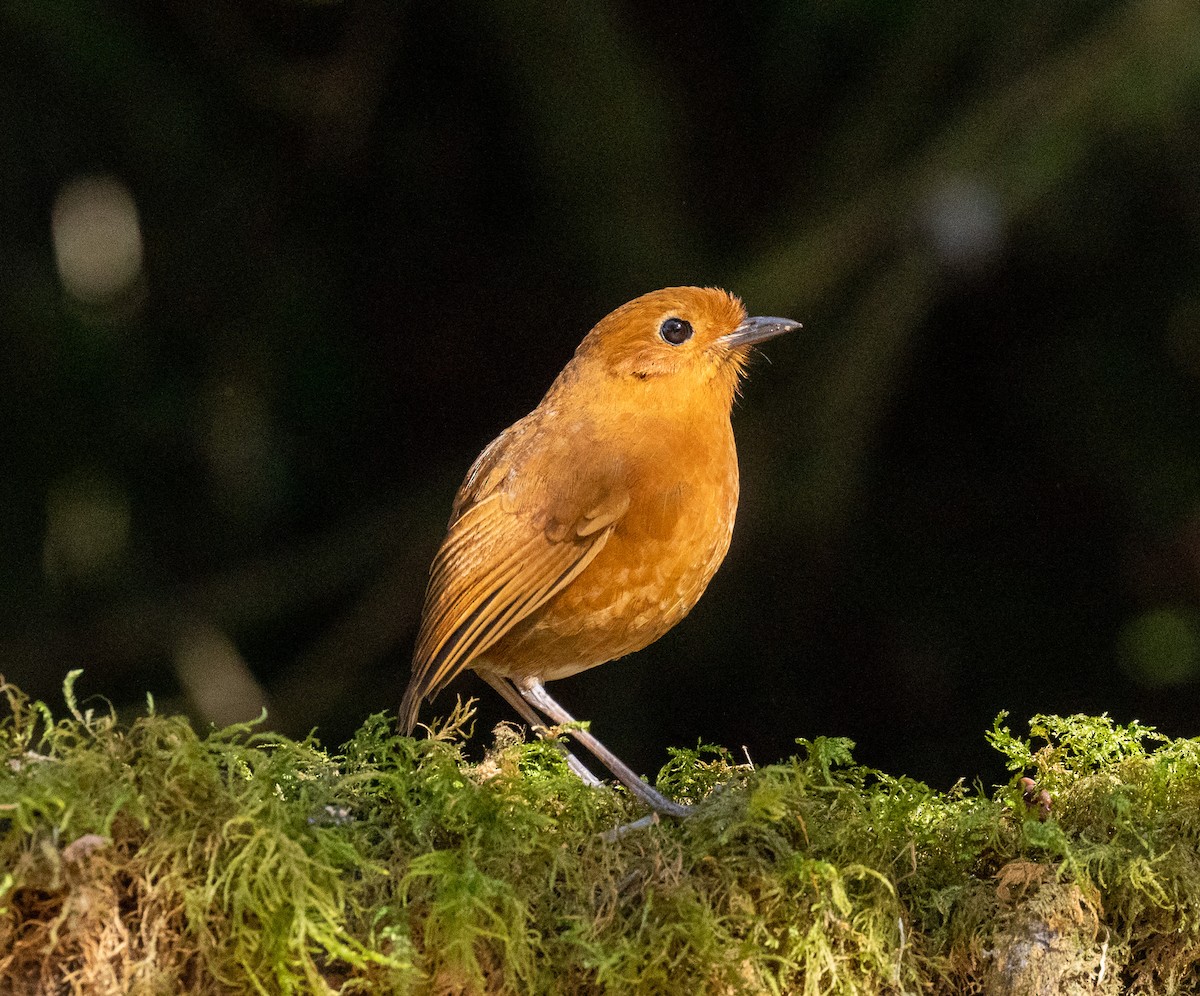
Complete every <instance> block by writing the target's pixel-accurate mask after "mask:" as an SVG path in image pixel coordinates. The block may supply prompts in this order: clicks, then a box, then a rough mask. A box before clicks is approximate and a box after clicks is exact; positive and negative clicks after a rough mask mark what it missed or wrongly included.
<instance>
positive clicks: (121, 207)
mask: <svg viewBox="0 0 1200 996" xmlns="http://www.w3.org/2000/svg"><path fill="white" fill-rule="evenodd" d="M50 227H51V235H52V237H53V240H54V260H55V263H56V265H57V266H58V276H59V280H61V281H62V285H63V288H64V289H65V290H66V292H67V293H68V294H69V295H70V296H71V297H73V298H75V299H76V300H77V301H80V302H81V303H83V304H88V305H98V304H108V303H111V302H113V301H114V300H116V299H118V298H120V297H122V296H123V295H125V294H126V293H128V292H129V291H131V290H132V289H133V288H134V287H135V286H136V285H137V284H138V283H139V281H140V278H141V274H142V263H143V249H142V227H141V221H140V219H139V218H138V209H137V204H136V203H135V202H134V199H133V194H131V193H130V191H129V188H128V187H126V186H125V184H123V183H122V182H121V181H120V180H118V179H117V178H116V177H112V176H80V177H76V178H75V179H73V180H71V181H69V182H68V183H67V184H66V185H65V186H64V187H63V188H62V190H60V191H59V192H58V196H57V197H56V198H55V200H54V209H53V212H52V214H51V225H50Z"/></svg>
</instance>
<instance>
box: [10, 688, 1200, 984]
mask: <svg viewBox="0 0 1200 996" xmlns="http://www.w3.org/2000/svg"><path fill="white" fill-rule="evenodd" d="M73 679H74V675H73V676H72V678H71V679H69V680H68V683H67V686H66V692H67V694H66V700H67V711H68V715H67V717H66V718H62V719H55V718H54V717H53V715H52V713H51V710H50V709H49V708H48V707H47V706H46V705H44V704H43V703H40V702H30V701H28V700H27V699H26V698H25V697H24V696H23V695H22V694H21V692H20V691H19V690H17V689H16V688H13V687H12V686H8V685H5V686H4V690H5V692H6V694H7V698H8V704H9V714H8V715H7V716H5V717H4V718H3V720H2V722H0V749H2V750H3V752H4V761H5V763H4V766H3V769H2V770H0V820H2V823H0V830H2V833H3V836H2V838H0V907H2V908H0V979H2V980H4V982H3V985H2V986H0V988H3V989H4V991H14V992H47V993H49V992H77V993H98V992H132V993H174V992H179V991H188V992H200V993H210V992H211V993H240V992H264V993H276V992H326V991H341V992H346V993H350V992H380V993H392V992H400V993H403V992H414V993H423V992H435V993H451V992H455V993H458V992H462V993H475V992H480V993H483V992H488V993H490V992H513V993H530V992H539V993H541V992H546V993H591V992H620V993H634V992H656V993H658V992H666V993H670V992H689V993H707V992H713V993H740V992H747V993H763V992H784V993H824V992H836V993H876V992H917V991H922V992H935V993H959V992H967V991H974V990H976V989H980V988H984V989H987V991H995V992H1012V993H1022V992H1031V993H1032V992H1089V993H1090V992H1105V993H1110V992H1111V993H1116V992H1125V991H1128V992H1141V991H1145V992H1192V991H1195V990H1196V987H1197V985H1198V984H1200V971H1198V968H1200V857H1198V845H1200V743H1198V742H1196V741H1190V740H1186V741H1185V740H1181V741H1169V740H1167V739H1165V738H1163V737H1161V736H1159V735H1157V734H1155V733H1154V732H1153V731H1151V730H1149V729H1147V728H1144V727H1141V726H1138V725H1137V724H1131V725H1130V726H1128V727H1122V726H1118V725H1116V724H1114V723H1112V722H1111V721H1110V720H1108V719H1107V718H1104V717H1100V718H1091V717H1086V716H1075V717H1071V718H1069V719H1057V718H1053V717H1037V718H1035V719H1034V721H1033V723H1032V731H1033V738H1032V741H1030V740H1026V739H1022V738H1019V737H1016V736H1013V735H1012V734H1011V733H1009V731H1008V730H1007V729H1006V728H1004V727H1003V726H1002V725H1000V724H999V723H998V724H997V726H996V728H995V729H994V730H993V731H992V732H991V734H990V738H991V741H992V743H993V744H994V745H995V747H996V748H997V749H998V750H1000V751H1001V752H1002V753H1003V754H1004V755H1005V757H1006V758H1007V759H1008V763H1009V767H1010V768H1011V769H1012V770H1013V771H1014V773H1015V774H1014V782H1013V785H1012V786H1011V787H1008V788H1002V789H1000V790H999V791H998V792H997V793H996V794H995V795H994V796H989V795H987V794H985V793H984V792H982V791H979V790H977V789H975V790H970V789H966V788H963V787H960V788H957V789H955V790H954V791H951V792H949V793H942V792H937V791H934V790H933V789H931V788H929V787H928V786H926V785H924V784H922V783H920V782H916V781H912V780H910V779H905V778H895V777H892V776H890V775H886V774H883V773H881V772H878V771H873V770H869V769H866V768H863V767H861V766H858V765H855V764H854V763H853V760H852V758H851V755H850V748H851V746H852V745H851V744H849V743H848V742H847V741H843V740H828V739H818V740H815V741H812V742H809V741H798V743H799V745H800V753H799V755H798V756H797V757H794V758H792V759H791V760H789V761H787V762H786V763H783V764H778V765H772V766H770V767H765V768H758V769H750V768H749V767H747V766H742V765H736V764H734V763H733V761H732V759H731V758H730V756H729V755H727V754H726V753H725V752H723V751H720V750H716V749H702V750H698V751H677V752H675V755H674V758H673V760H672V761H671V763H670V764H669V765H668V766H667V768H666V769H665V770H664V771H663V773H662V774H661V776H660V782H659V784H660V786H662V787H664V788H665V789H666V790H667V791H669V792H672V793H675V794H677V795H679V796H681V797H686V798H689V799H694V800H697V801H699V803H700V805H699V811H698V813H697V815H696V816H695V817H694V818H692V819H690V820H687V821H686V822H682V823H674V822H669V823H662V824H658V825H655V826H652V827H650V828H649V829H647V830H644V831H640V832H636V833H630V834H627V835H625V836H624V837H622V838H621V839H619V840H617V841H615V842H610V841H608V840H606V839H605V836H604V831H607V830H609V829H611V828H612V827H614V826H616V825H618V824H620V823H622V822H623V821H626V820H629V819H631V818H632V817H634V816H636V815H638V814H637V813H636V812H635V810H634V808H633V806H632V804H631V803H630V802H629V800H628V799H627V798H626V797H625V796H624V795H623V794H619V793H617V792H610V791H598V790H592V789H588V788H585V787H584V786H583V785H582V784H581V783H579V782H578V781H577V780H576V779H574V778H573V777H572V776H571V775H570V774H569V773H568V772H567V771H566V769H565V766H564V765H563V763H562V760H561V757H560V755H559V754H558V753H557V751H556V750H555V749H554V748H553V747H551V746H548V745H545V744H541V743H532V744H531V743H524V742H522V740H521V739H520V738H519V737H518V736H516V735H515V734H514V733H513V732H512V731H511V730H508V729H507V728H503V727H502V728H500V730H499V731H497V735H496V737H495V744H494V746H493V748H492V749H491V751H490V752H489V753H488V755H487V757H486V758H485V760H484V761H483V762H482V763H481V764H478V765H472V764H468V763H466V762H465V761H464V759H463V755H462V750H461V748H462V743H463V739H464V737H465V736H466V734H467V731H468V730H469V725H470V720H469V712H468V711H467V710H466V709H459V710H458V711H457V712H456V713H455V715H454V716H453V717H452V718H451V719H450V720H449V721H448V722H447V724H446V725H445V726H443V727H441V728H439V729H437V730H435V731H434V732H433V733H432V735H431V736H430V737H429V738H427V739H423V740H414V739H409V738H405V737H400V736H396V735H395V734H394V733H393V731H392V727H391V724H390V722H389V721H388V719H387V718H386V717H383V716H375V717H372V718H371V719H369V720H368V721H367V722H366V724H365V725H364V726H363V727H362V729H361V730H360V731H359V732H358V733H357V734H356V736H355V737H354V739H353V740H352V741H350V742H349V743H348V744H346V745H345V746H344V747H343V748H342V749H341V750H340V751H338V752H336V753H335V752H330V751H328V750H326V749H325V748H323V747H321V746H320V745H319V744H318V743H317V742H316V741H315V740H314V739H309V740H306V741H303V742H296V741H292V740H288V739H286V738H283V737H279V736H275V735H271V734H262V733H256V732H255V730H254V728H253V726H252V725H248V726H237V727H232V728H229V729H226V730H219V731H213V732H210V733H209V734H207V735H205V736H199V735H197V734H196V733H195V732H194V731H193V730H192V728H191V727H190V726H189V724H188V723H187V721H186V720H184V719H181V718H179V717H169V716H161V715H157V714H156V713H155V712H154V710H153V706H152V703H151V708H150V709H149V711H148V714H147V715H146V716H144V717H142V718H140V719H138V720H137V721H135V722H134V723H133V724H132V725H131V726H129V727H127V728H126V727H121V726H119V725H118V724H117V723H116V721H115V720H114V718H113V717H112V716H111V714H110V712H109V710H108V709H107V708H87V709H85V708H83V707H82V706H81V705H80V704H79V703H78V702H77V701H76V699H75V695H74V690H73ZM1034 743H1041V744H1043V746H1041V747H1040V748H1036V749H1035V747H1034V746H1033V744H1034ZM1021 774H1028V775H1031V776H1033V777H1034V778H1036V780H1037V782H1038V785H1039V788H1040V789H1044V790H1046V791H1048V792H1049V793H1050V797H1051V799H1052V807H1053V808H1052V814H1051V816H1050V818H1049V819H1047V820H1045V821H1042V820H1040V819H1039V818H1038V817H1039V815H1040V814H1039V812H1038V810H1037V808H1036V807H1034V808H1029V807H1028V806H1027V805H1026V803H1025V802H1024V801H1023V798H1022V792H1021V789H1020V787H1019V785H1018V782H1017V777H1019V775H1021Z"/></svg>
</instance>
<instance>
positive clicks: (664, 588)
mask: <svg viewBox="0 0 1200 996" xmlns="http://www.w3.org/2000/svg"><path fill="white" fill-rule="evenodd" d="M689 490H690V491H691V492H692V493H690V494H689V495H688V496H687V497H688V498H690V499H696V498H697V497H698V496H697V494H696V493H695V491H694V489H689ZM701 490H702V494H703V497H704V498H705V499H706V500H703V501H694V500H693V501H687V502H679V503H675V504H672V505H671V506H670V507H669V509H668V510H667V511H666V512H664V511H663V509H662V508H660V509H658V515H657V516H654V515H643V516H642V517H640V518H639V516H638V515H637V514H636V511H635V510H633V509H631V513H635V514H632V515H631V516H629V517H628V521H627V523H626V524H624V526H625V527H624V528H621V527H618V528H617V529H615V530H614V532H613V533H612V535H611V536H610V537H609V539H608V542H607V543H606V545H605V547H604V549H603V550H602V551H601V552H600V553H599V554H598V555H597V556H596V559H595V560H593V561H592V563H591V564H589V565H588V567H587V568H586V569H585V570H584V571H583V572H582V573H581V574H580V575H579V577H577V578H576V579H575V580H574V581H572V582H571V583H570V584H569V585H568V586H567V587H566V588H564V589H563V590H562V591H561V592H559V593H558V594H557V595H556V596H555V597H554V598H552V599H551V600H550V601H549V602H547V603H546V604H545V605H544V606H542V608H541V609H539V610H538V611H537V612H535V613H534V614H533V615H531V616H530V618H528V619H527V620H524V621H523V622H522V623H521V624H519V625H518V626H517V627H516V628H514V629H513V630H511V631H510V632H509V633H508V634H507V635H506V636H504V637H503V638H502V639H501V640H500V641H499V642H498V643H496V644H495V645H494V646H493V647H491V648H489V649H488V651H487V652H486V654H485V655H484V658H485V659H481V660H480V661H478V662H477V663H478V666H480V667H483V668H488V669H491V670H494V671H497V672H499V673H501V674H504V675H506V676H508V677H510V678H513V679H516V680H520V679H521V678H527V677H536V678H539V679H541V680H543V681H551V680H554V679H556V678H564V677H567V676H568V675H572V674H575V673H577V672H579V671H583V670H586V669H587V668H590V667H595V666H596V665H598V664H603V663H604V662H605V661H610V660H613V659H614V658H617V657H623V656H624V655H625V654H630V653H633V652H634V651H636V650H641V649H642V648H643V647H645V646H648V645H649V644H651V643H653V642H654V641H655V640H657V639H658V638H659V637H660V636H662V635H663V634H664V633H666V632H667V630H669V629H670V628H671V627H672V626H674V625H675V624H676V623H678V622H679V621H680V620H681V619H683V617H684V616H686V615H687V614H688V612H689V611H691V609H692V607H693V606H694V605H695V604H696V602H697V601H698V600H699V598H700V596H701V595H702V594H703V593H704V589H705V588H706V587H707V586H708V583H709V581H710V580H711V579H712V577H713V575H714V574H715V573H716V571H717V568H718V567H719V566H720V564H721V561H722V560H723V559H724V558H725V554H726V552H727V551H728V549H729V541H730V537H731V536H732V533H733V520H734V514H735V512H736V508H737V470H736V463H735V464H734V466H733V468H732V471H731V472H729V473H727V474H722V475H720V477H719V478H718V480H716V481H713V482H712V485H711V487H709V488H708V489H701ZM705 490H707V492H708V493H706V494H704V491H705Z"/></svg>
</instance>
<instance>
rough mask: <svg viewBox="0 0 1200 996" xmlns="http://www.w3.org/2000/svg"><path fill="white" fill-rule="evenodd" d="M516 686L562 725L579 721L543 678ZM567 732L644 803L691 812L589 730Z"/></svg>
mask: <svg viewBox="0 0 1200 996" xmlns="http://www.w3.org/2000/svg"><path fill="white" fill-rule="evenodd" d="M516 690H517V691H518V692H520V693H521V697H522V698H523V699H524V700H525V701H526V702H528V703H529V704H530V705H531V706H533V707H534V708H536V709H539V710H541V712H542V713H543V714H545V715H546V716H547V717H548V718H549V719H551V720H552V721H553V722H555V723H557V724H558V725H560V726H563V725H566V724H568V723H575V722H577V720H576V719H575V718H574V717H573V716H572V715H571V714H570V713H569V712H567V710H566V709H564V708H563V707H562V706H560V705H559V704H558V703H557V702H555V701H554V699H553V698H551V697H550V693H549V692H547V691H546V688H545V686H544V685H543V684H542V683H541V682H540V681H538V680H536V679H534V680H531V681H523V682H520V683H519V684H517V685H516ZM567 732H569V733H570V734H571V736H573V737H574V738H575V739H576V740H578V741H579V742H580V743H581V744H583V746H584V747H586V748H587V749H588V751H589V752H591V754H592V756H593V757H595V758H596V760H597V761H599V762H600V763H601V764H603V765H604V766H605V767H606V768H608V770H609V771H611V772H612V773H613V775H615V776H616V779H617V781H619V782H620V783H621V784H622V785H624V786H625V787H626V788H627V789H628V790H629V791H630V792H631V793H633V795H635V796H637V798H638V799H639V800H640V801H641V802H642V804H643V805H646V806H649V807H650V808H651V809H653V810H654V811H655V812H656V813H662V814H664V815H665V816H687V815H688V814H689V813H691V811H692V807H691V806H684V805H682V804H680V803H678V802H672V801H671V800H670V799H668V798H667V797H666V796H665V795H663V794H662V793H660V792H658V791H656V790H655V789H653V788H651V787H650V786H649V785H647V784H646V783H645V782H644V781H642V780H641V779H640V778H639V777H638V776H637V775H635V774H634V773H633V769H632V768H630V767H629V766H628V765H626V764H625V762H624V761H622V760H621V759H620V758H619V757H617V755H616V754H614V753H613V752H612V751H610V750H609V749H608V748H607V747H605V746H604V744H602V743H601V742H600V741H599V740H597V739H596V738H595V737H594V736H592V734H591V733H589V732H588V731H587V730H581V729H579V728H578V727H577V726H573V727H571V729H569V730H568V731H567Z"/></svg>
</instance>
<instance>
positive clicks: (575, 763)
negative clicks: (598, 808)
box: [475, 671, 604, 788]
mask: <svg viewBox="0 0 1200 996" xmlns="http://www.w3.org/2000/svg"><path fill="white" fill-rule="evenodd" d="M475 673H476V674H477V675H479V677H481V678H482V679H483V680H484V681H486V682H487V683H488V684H489V685H491V686H492V687H493V688H494V689H495V690H496V691H497V692H498V693H499V694H500V697H501V698H503V699H504V701H505V702H507V703H508V704H509V705H510V706H512V707H513V708H514V709H515V710H516V711H517V714H518V715H519V716H520V717H521V718H522V719H523V720H525V722H526V723H528V724H529V728H530V729H531V730H533V731H534V732H535V733H537V732H538V731H539V730H544V729H545V728H546V723H545V721H544V720H543V719H542V717H541V716H539V715H538V714H537V713H536V712H535V711H534V710H533V709H532V708H530V706H529V703H527V702H526V701H525V700H524V699H523V698H521V696H520V695H519V694H518V693H517V690H516V688H514V687H513V685H512V682H510V681H509V680H508V679H507V678H503V677H501V676H500V675H498V674H490V673H489V672H487V671H476V672H475ZM558 746H559V747H561V748H562V752H563V753H564V754H566V755H567V767H568V768H570V769H571V770H572V771H573V772H575V774H576V775H577V776H578V777H579V778H580V779H581V780H582V781H583V784H584V785H590V786H591V787H593V788H596V787H598V786H600V785H603V784H604V783H603V782H602V781H600V779H599V778H597V777H596V776H595V775H593V774H592V773H591V772H590V771H588V769H587V768H586V767H584V764H583V762H582V761H580V760H579V758H577V757H576V756H575V755H574V754H572V753H571V752H570V751H569V750H567V749H566V747H563V746H562V744H559V745H558Z"/></svg>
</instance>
